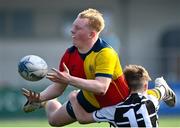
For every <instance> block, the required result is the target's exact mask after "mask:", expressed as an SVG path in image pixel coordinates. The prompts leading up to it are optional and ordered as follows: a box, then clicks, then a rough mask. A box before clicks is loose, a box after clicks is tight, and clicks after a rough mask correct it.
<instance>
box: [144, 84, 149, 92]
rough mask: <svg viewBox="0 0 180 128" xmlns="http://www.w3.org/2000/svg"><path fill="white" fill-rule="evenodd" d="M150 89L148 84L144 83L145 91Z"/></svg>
mask: <svg viewBox="0 0 180 128" xmlns="http://www.w3.org/2000/svg"><path fill="white" fill-rule="evenodd" d="M147 89H148V84H147V83H146V84H144V91H146V90H147Z"/></svg>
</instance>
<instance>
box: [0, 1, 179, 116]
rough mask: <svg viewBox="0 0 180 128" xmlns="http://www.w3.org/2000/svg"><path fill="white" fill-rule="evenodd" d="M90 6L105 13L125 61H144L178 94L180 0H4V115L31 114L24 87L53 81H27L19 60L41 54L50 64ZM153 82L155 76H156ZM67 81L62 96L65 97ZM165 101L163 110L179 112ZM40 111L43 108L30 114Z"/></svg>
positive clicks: (0, 29)
mask: <svg viewBox="0 0 180 128" xmlns="http://www.w3.org/2000/svg"><path fill="white" fill-rule="evenodd" d="M87 8H96V9H98V10H99V11H100V12H102V13H103V15H104V18H105V20H106V28H105V30H104V31H103V33H102V34H101V37H102V38H104V40H106V41H107V42H109V43H110V44H111V45H112V46H113V47H114V49H115V50H116V51H117V52H118V54H119V57H120V59H121V64H122V66H123V67H124V66H125V65H127V64H140V65H142V66H144V67H145V68H146V69H147V70H148V71H149V73H150V75H151V77H152V79H154V78H156V77H159V76H164V78H165V79H166V80H167V81H168V83H170V86H171V87H172V88H173V89H174V90H175V92H176V95H177V98H179V97H180V1H179V0H88V1H87V0H86V1H85V0H0V119H4V118H12V117H29V116H30V115H31V114H30V115H28V116H27V115H25V114H24V113H22V111H21V107H22V105H23V103H24V102H25V98H24V97H23V96H21V92H20V88H22V87H26V88H29V89H31V88H33V89H34V90H39V91H40V90H42V89H44V88H45V87H46V86H47V85H49V84H50V83H51V82H50V81H48V80H46V79H43V80H41V81H38V82H28V81H26V80H24V79H22V78H21V77H20V75H19V74H18V71H17V65H18V62H19V60H20V59H21V58H22V57H24V56H26V55H29V54H34V55H38V56H41V57H42V58H43V59H44V60H45V61H46V62H47V64H48V66H49V69H50V68H52V67H55V68H58V65H59V59H60V58H61V56H62V55H63V53H64V51H65V50H66V48H68V47H70V46H71V37H70V29H71V24H72V22H73V21H74V20H75V18H76V16H77V14H78V13H79V12H80V11H82V10H84V9H87ZM152 83H153V82H152ZM72 89H73V88H71V87H69V88H67V90H66V91H65V94H64V96H61V97H60V98H59V99H60V100H61V101H62V102H64V100H65V99H66V95H67V94H68V93H69V91H70V90H72ZM179 105H180V100H179V99H177V105H176V107H175V108H168V107H166V106H165V105H164V104H163V103H162V105H161V108H160V112H159V113H160V115H166V116H180V107H179ZM31 116H32V117H35V116H37V117H42V116H44V113H38V114H36V115H33V114H32V115H31Z"/></svg>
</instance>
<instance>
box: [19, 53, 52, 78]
mask: <svg viewBox="0 0 180 128" xmlns="http://www.w3.org/2000/svg"><path fill="white" fill-rule="evenodd" d="M18 72H19V74H20V75H21V76H22V77H23V78H24V79H25V80H28V81H39V80H41V79H42V78H44V77H45V76H46V74H47V72H48V65H47V63H46V62H45V61H44V60H43V59H42V58H41V57H39V56H37V55H27V56H25V57H23V58H22V59H20V61H19V63H18Z"/></svg>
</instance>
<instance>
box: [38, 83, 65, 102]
mask: <svg viewBox="0 0 180 128" xmlns="http://www.w3.org/2000/svg"><path fill="white" fill-rule="evenodd" d="M66 86H67V85H63V84H61V85H56V83H54V84H52V85H50V86H48V87H47V88H46V89H45V90H44V91H42V92H41V93H40V100H41V101H47V100H51V99H54V98H57V97H58V96H60V95H61V94H62V93H63V92H64V90H65V88H66Z"/></svg>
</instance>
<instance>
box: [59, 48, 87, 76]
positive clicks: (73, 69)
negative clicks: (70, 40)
mask: <svg viewBox="0 0 180 128" xmlns="http://www.w3.org/2000/svg"><path fill="white" fill-rule="evenodd" d="M63 62H64V63H65V64H66V66H67V68H68V69H69V71H70V74H71V75H72V76H76V77H80V78H84V79H85V78H86V75H85V73H84V61H83V59H82V58H81V57H80V55H79V53H78V50H77V49H76V48H74V49H72V48H71V49H68V50H66V52H65V54H64V56H63V57H62V59H61V63H60V65H59V70H60V71H63V70H64V69H63Z"/></svg>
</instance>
